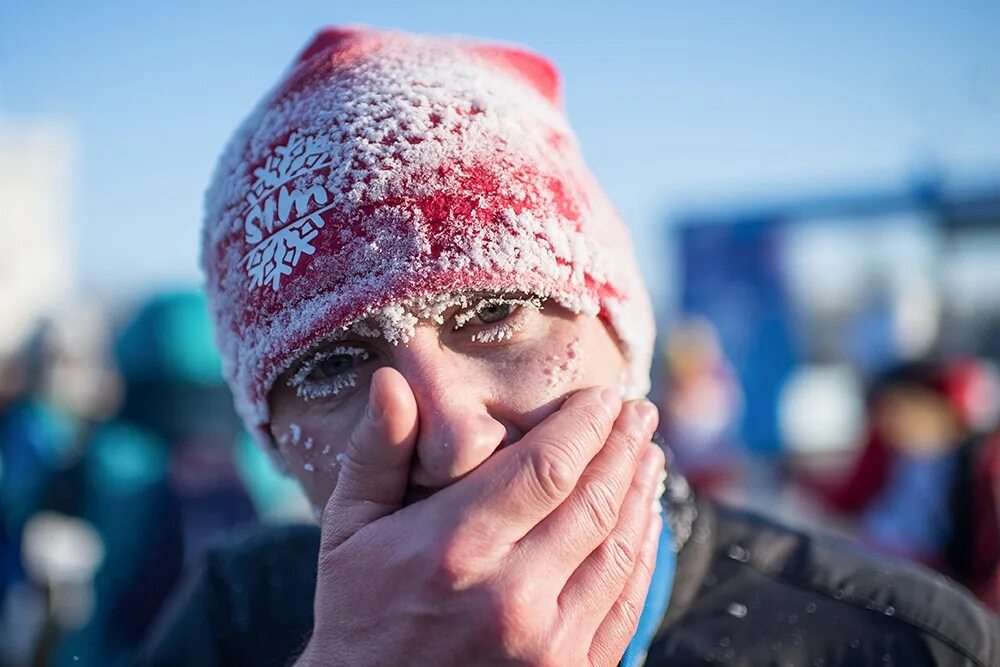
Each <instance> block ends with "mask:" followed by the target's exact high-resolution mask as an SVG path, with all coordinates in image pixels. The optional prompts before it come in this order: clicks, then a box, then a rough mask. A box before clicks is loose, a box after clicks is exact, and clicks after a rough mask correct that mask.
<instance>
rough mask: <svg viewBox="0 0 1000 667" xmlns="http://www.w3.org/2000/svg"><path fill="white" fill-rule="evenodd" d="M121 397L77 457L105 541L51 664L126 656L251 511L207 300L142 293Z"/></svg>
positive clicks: (86, 500) (89, 510) (129, 333)
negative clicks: (206, 554)
mask: <svg viewBox="0 0 1000 667" xmlns="http://www.w3.org/2000/svg"><path fill="white" fill-rule="evenodd" d="M114 356H115V363H116V366H117V368H118V371H119V372H120V374H121V377H122V382H123V385H124V386H123V393H122V397H121V401H120V405H119V407H118V410H117V412H116V413H115V414H114V416H113V418H111V419H109V420H108V421H106V422H105V423H103V424H101V425H100V427H99V428H98V429H97V430H96V432H95V433H94V435H93V437H92V438H91V440H90V442H89V444H88V449H87V451H86V454H85V456H84V459H83V461H82V463H81V477H82V483H81V489H80V495H81V499H80V513H81V515H82V516H83V517H84V518H86V519H87V520H88V521H90V522H91V523H92V524H93V525H94V526H95V528H96V530H97V532H98V534H99V535H100V537H101V539H102V540H103V542H104V549H105V554H106V555H105V559H104V562H103V564H102V566H101V568H100V570H99V571H98V573H97V576H96V581H95V606H94V611H93V613H92V616H91V619H90V621H89V623H88V624H87V626H86V627H84V628H83V629H82V630H80V631H79V632H77V633H74V634H73V635H72V636H70V637H68V638H67V639H66V641H65V642H64V643H63V645H62V647H61V650H60V652H59V656H58V659H57V664H67V665H69V664H80V663H81V661H82V663H83V664H101V665H108V666H113V665H118V664H124V662H125V661H127V660H128V659H129V658H130V657H131V656H132V655H133V653H134V652H135V649H136V647H137V646H138V644H139V643H140V641H141V640H142V638H143V636H144V635H145V633H146V631H147V629H148V627H149V625H150V624H151V622H152V620H153V618H154V617H155V615H156V614H157V612H158V611H159V609H160V606H161V605H162V603H163V601H164V599H165V598H166V596H167V595H168V594H169V592H170V591H171V590H172V589H173V587H174V585H175V584H176V582H177V580H178V579H179V577H180V573H181V571H182V569H183V566H184V563H185V562H186V561H194V560H196V559H197V558H198V557H199V556H200V555H201V553H202V551H203V550H204V549H205V548H206V547H207V545H208V544H209V543H211V541H212V540H215V539H218V538H219V536H220V534H223V533H225V532H227V531H229V530H232V529H233V527H234V526H239V525H241V524H246V523H249V522H252V521H254V520H255V518H256V513H255V511H254V508H253V504H252V502H251V501H250V498H249V496H248V495H247V492H246V490H245V489H244V487H243V483H242V481H241V479H240V477H239V475H238V473H237V470H236V467H235V464H234V460H233V447H234V443H235V441H236V438H237V435H238V433H239V423H238V420H237V418H236V416H235V414H234V413H233V411H232V407H231V398H230V395H229V392H228V389H227V388H226V385H225V383H224V382H223V380H222V375H221V368H220V360H219V357H218V353H217V352H216V350H215V348H214V346H213V344H212V336H211V325H210V323H209V318H208V312H207V310H206V305H205V299H204V296H203V295H201V294H200V293H198V292H196V291H193V290H176V291H168V292H162V293H158V294H155V295H153V296H151V297H149V298H147V299H145V300H144V301H143V302H142V303H141V304H140V305H139V307H138V308H137V309H136V311H135V312H134V313H133V315H132V316H131V317H130V319H129V321H128V322H127V323H126V324H125V326H124V327H123V329H122V331H121V332H120V334H119V336H118V339H117V341H116V342H115V345H114Z"/></svg>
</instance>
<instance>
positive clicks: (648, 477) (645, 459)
mask: <svg viewBox="0 0 1000 667" xmlns="http://www.w3.org/2000/svg"><path fill="white" fill-rule="evenodd" d="M655 447H656V445H647V447H646V451H644V452H643V453H642V466H643V468H642V474H643V479H642V481H643V483H644V484H645V486H646V488H647V489H648V488H650V487H652V486H653V485H654V484H655V480H656V478H657V477H658V476H659V474H660V473H661V472H662V469H661V468H660V461H659V457H657V456H656V450H655V449H654V448H655Z"/></svg>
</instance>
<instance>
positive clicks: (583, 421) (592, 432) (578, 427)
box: [569, 405, 612, 447]
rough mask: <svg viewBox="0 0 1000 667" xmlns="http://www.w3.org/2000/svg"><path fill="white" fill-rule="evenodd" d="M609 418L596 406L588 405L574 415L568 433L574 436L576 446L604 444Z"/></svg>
mask: <svg viewBox="0 0 1000 667" xmlns="http://www.w3.org/2000/svg"><path fill="white" fill-rule="evenodd" d="M611 423H612V419H611V417H610V416H609V415H608V413H607V412H605V411H604V410H603V409H601V408H600V407H598V406H595V405H588V406H586V407H582V408H580V409H579V410H578V411H577V412H575V413H574V415H573V419H572V422H571V425H570V429H569V432H570V433H573V434H574V435H575V440H576V442H577V444H579V445H582V446H584V447H587V446H588V445H590V444H592V443H600V444H604V437H605V434H606V433H607V429H608V426H610V425H611Z"/></svg>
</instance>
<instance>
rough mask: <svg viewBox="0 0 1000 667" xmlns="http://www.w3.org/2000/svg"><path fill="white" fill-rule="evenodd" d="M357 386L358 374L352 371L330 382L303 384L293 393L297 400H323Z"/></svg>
mask: <svg viewBox="0 0 1000 667" xmlns="http://www.w3.org/2000/svg"><path fill="white" fill-rule="evenodd" d="M356 386H358V374H357V373H356V372H354V371H352V372H350V373H344V374H343V375H338V376H337V377H335V378H333V379H332V380H328V381H326V382H322V383H303V384H300V385H298V386H297V387H295V393H296V394H298V396H299V398H303V399H305V400H307V401H308V400H311V399H314V398H325V397H327V396H336V395H337V394H339V393H340V392H342V391H344V390H345V389H350V388H352V387H356Z"/></svg>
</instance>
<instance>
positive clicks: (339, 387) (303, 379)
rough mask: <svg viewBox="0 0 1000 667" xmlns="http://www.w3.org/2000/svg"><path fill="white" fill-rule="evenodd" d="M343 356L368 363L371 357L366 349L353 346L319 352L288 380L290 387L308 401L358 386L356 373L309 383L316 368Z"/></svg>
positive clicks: (341, 346) (334, 394)
mask: <svg viewBox="0 0 1000 667" xmlns="http://www.w3.org/2000/svg"><path fill="white" fill-rule="evenodd" d="M343 355H347V356H351V357H354V358H355V359H358V360H360V361H367V360H368V358H369V356H370V355H369V354H368V351H367V350H365V349H364V348H361V347H355V346H353V345H338V346H337V347H335V348H333V349H330V350H323V351H321V352H317V353H316V354H314V355H313V356H312V357H310V358H309V359H308V360H307V361H306V362H305V363H303V364H302V367H301V368H299V369H298V370H297V371H296V372H295V374H294V375H292V377H290V378H289V379H288V386H289V387H295V393H296V394H297V395H298V396H299V397H300V398H304V399H306V400H309V399H311V398H321V397H325V396H336V395H337V394H339V393H340V392H342V391H343V390H345V389H348V388H350V387H355V386H357V383H358V374H357V372H354V371H351V372H348V373H342V374H341V375H338V376H337V377H335V378H333V379H331V380H329V381H326V382H322V383H310V382H308V381H307V378H308V377H309V375H310V374H312V372H313V371H314V370H316V367H317V366H318V365H319V364H321V363H323V362H324V361H326V360H327V359H330V358H332V357H338V356H343Z"/></svg>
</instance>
